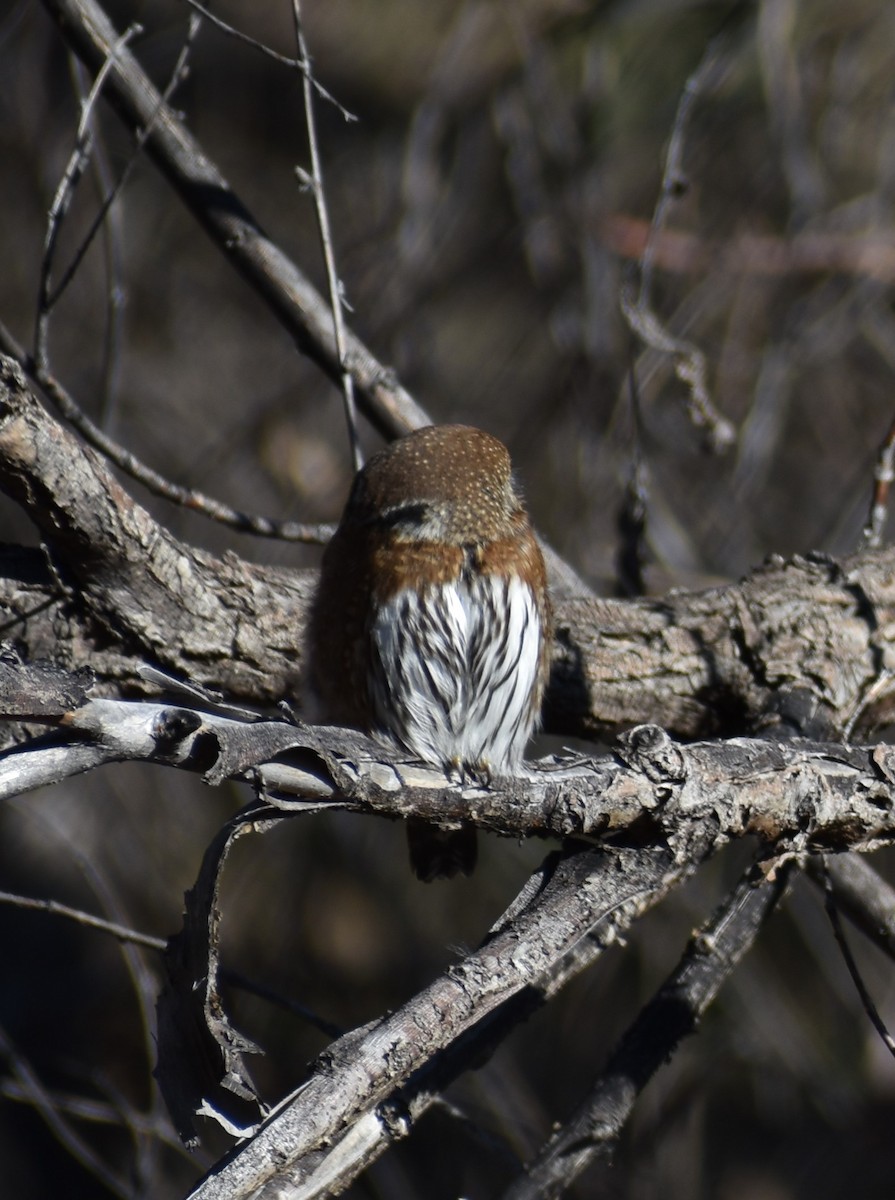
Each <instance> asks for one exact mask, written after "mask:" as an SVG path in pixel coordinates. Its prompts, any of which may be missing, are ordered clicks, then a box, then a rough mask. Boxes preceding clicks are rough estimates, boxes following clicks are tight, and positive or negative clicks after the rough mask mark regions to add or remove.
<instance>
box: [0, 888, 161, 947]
mask: <svg viewBox="0 0 895 1200" xmlns="http://www.w3.org/2000/svg"><path fill="white" fill-rule="evenodd" d="M0 904H12V905H14V906H15V907H16V908H29V909H34V910H35V911H37V912H45V913H52V914H53V916H56V917H68V918H69V920H72V921H75V922H77V924H78V925H86V926H87V927H88V928H89V929H99V930H101V931H102V932H103V933H110V934H111V935H112V937H115V938H118V940H119V941H120V942H132V943H133V944H134V945H137V946H145V947H146V949H147V950H160V951H161V950H164V948H165V946H166V945H167V942H166V940H165V938H158V937H153V936H152V935H151V934H148V933H140V931H139V930H137V929H130V928H129V927H128V926H127V925H121V924H119V923H118V922H117V921H107V920H105V918H103V917H95V916H94V915H93V914H92V913H88V912H84V910H83V909H80V908H71V907H70V906H69V905H68V904H60V902H59V901H58V900H43V899H40V898H38V897H35V896H19V895H16V894H15V893H14V892H0Z"/></svg>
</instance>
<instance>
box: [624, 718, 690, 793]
mask: <svg viewBox="0 0 895 1200" xmlns="http://www.w3.org/2000/svg"><path fill="white" fill-rule="evenodd" d="M618 753H619V756H620V757H621V758H622V759H623V760H624V761H625V762H626V763H627V764H628V766H629V767H633V768H634V770H636V771H640V772H642V774H644V775H645V776H646V777H647V779H648V780H649V781H650V782H651V783H683V781H684V780H685V779H686V778H687V763H686V759H685V758H684V752H683V751H682V750H681V748H680V747H679V746H676V745H675V743H674V742H673V741H672V740H671V738H670V737H669V736H668V734H667V733H666V732H665V730H664V729H661V728H660V727H659V726H658V725H637V726H635V727H634V728H633V729H629V730H628V732H627V733H623V734H622V735H621V737H620V738H619V739H618Z"/></svg>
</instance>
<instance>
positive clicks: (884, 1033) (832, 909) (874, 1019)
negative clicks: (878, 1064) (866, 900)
mask: <svg viewBox="0 0 895 1200" xmlns="http://www.w3.org/2000/svg"><path fill="white" fill-rule="evenodd" d="M824 906H825V908H826V910H827V916H828V917H829V918H830V924H831V925H832V926H833V935H834V937H835V938H836V944H837V945H838V946H839V950H840V952H841V954H842V959H843V961H844V963H845V965H846V967H847V968H848V973H849V975H851V977H852V982H853V983H854V985H855V989H856V991H857V993H858V995H859V996H860V998H861V1003H862V1005H863V1006H864V1011H865V1012H866V1014H867V1016H868V1017H869V1018H870V1021H871V1024H872V1025H873V1028H874V1029H875V1030H876V1032H877V1033H878V1034H879V1036H880V1039H881V1040H882V1042H883V1044H884V1045H885V1047H886V1049H887V1050H888V1051H889V1053H890V1054H891V1055H892V1056H893V1057H895V1038H893V1037H892V1035H891V1033H889V1031H888V1029H887V1028H886V1024H885V1022H884V1021H883V1019H882V1017H881V1016H880V1015H879V1011H878V1009H877V1007H876V1005H875V1004H874V1003H873V999H872V997H871V995H870V992H869V991H868V990H867V985H866V984H865V983H864V979H863V977H862V975H861V971H860V968H859V967H858V964H857V963H856V962H855V958H854V955H853V954H852V952H851V948H850V946H849V944H848V941H847V940H846V937H845V930H844V929H843V928H842V922H841V921H840V919H839V909H838V907H837V905H836V896H835V892H834V890H833V884H832V881H831V880H830V877H829V874H827V876H826V878H825V880H824Z"/></svg>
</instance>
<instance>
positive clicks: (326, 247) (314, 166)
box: [292, 0, 364, 471]
mask: <svg viewBox="0 0 895 1200" xmlns="http://www.w3.org/2000/svg"><path fill="white" fill-rule="evenodd" d="M292 15H293V18H294V21H295V41H296V44H297V46H298V54H299V60H300V62H301V67H302V88H303V93H304V105H305V128H306V130H307V135H308V150H309V152H310V155H311V172H310V175H309V174H308V172H307V171H304V170H303V169H302V168H301V167H297V168H296V174H297V175H298V178H299V180H300V181H301V182H302V184H304V185H305V186H307V187H309V188H310V190H311V194H312V195H313V197H314V211H315V212H316V214H317V226H318V228H319V231H320V244H321V247H322V250H323V261H324V264H325V266H326V281H327V285H328V287H329V303H330V307H331V308H332V314H333V337H334V338H335V343H336V355H337V357H338V361H339V370H340V372H341V385H342V398H343V400H344V404H345V420H346V422H347V425H348V440H349V445H350V447H351V460H352V462H353V463H354V469H355V471H359V470H360V469H361V467H362V466H363V465H364V460H363V454H362V453H361V448H360V441H359V439H358V434H357V408H356V406H355V402H354V380H353V379H352V377H351V372H350V371H349V370H348V363H347V358H346V355H345V320H344V315H343V311H342V306H343V304H344V303H345V301H344V297H343V290H342V283H341V280H340V279H339V276H338V273H337V271H336V256H335V251H334V250H333V239H332V230H331V229H330V224H329V208H328V206H327V203H326V192H325V190H324V186H323V165H322V163H321V161H320V148H319V146H318V144H317V122H316V121H315V119H314V77H313V74H312V70H311V60H310V58H309V57H308V48H307V45H306V43H305V35H304V30H303V28H302V22H301V0H292Z"/></svg>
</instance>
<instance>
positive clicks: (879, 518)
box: [861, 419, 895, 550]
mask: <svg viewBox="0 0 895 1200" xmlns="http://www.w3.org/2000/svg"><path fill="white" fill-rule="evenodd" d="M893 480H895V419H893V421H892V424H891V425H890V426H889V432H888V433H887V434H886V436H885V438H884V439H883V442H882V445H881V446H880V448H879V452H878V454H877V457H876V465H875V467H874V469H873V495H872V497H871V500H870V512H869V513H868V514H867V524H866V525H865V526H864V532H863V535H862V537H861V546H862V547H863V548H865V549H868V550H876V549H878V548H879V547H880V546H881V545H882V541H883V529H884V528H885V524H886V517H887V515H888V511H889V491H890V488H891V486H892V481H893Z"/></svg>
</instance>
